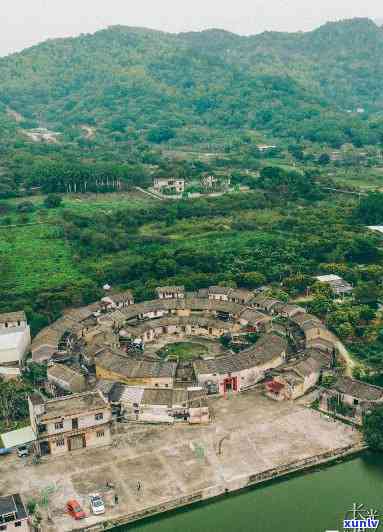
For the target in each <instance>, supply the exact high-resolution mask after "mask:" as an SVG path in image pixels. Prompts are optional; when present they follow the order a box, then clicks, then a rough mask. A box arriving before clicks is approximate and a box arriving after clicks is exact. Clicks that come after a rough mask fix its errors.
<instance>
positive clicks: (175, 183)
mask: <svg viewBox="0 0 383 532" xmlns="http://www.w3.org/2000/svg"><path fill="white" fill-rule="evenodd" d="M153 189H154V190H155V191H156V192H164V191H167V192H171V193H173V194H182V193H183V192H184V191H185V179H174V178H170V179H169V178H167V177H156V178H155V179H154V180H153Z"/></svg>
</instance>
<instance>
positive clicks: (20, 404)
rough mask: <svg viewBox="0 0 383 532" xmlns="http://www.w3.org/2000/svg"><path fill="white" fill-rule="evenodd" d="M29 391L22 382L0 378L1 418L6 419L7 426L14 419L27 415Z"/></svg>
mask: <svg viewBox="0 0 383 532" xmlns="http://www.w3.org/2000/svg"><path fill="white" fill-rule="evenodd" d="M28 391H29V389H28V388H27V387H26V386H25V385H24V384H23V383H22V382H17V381H15V382H14V381H1V380H0V420H3V421H4V423H5V426H6V427H9V426H10V425H11V423H12V422H13V421H18V420H21V419H24V418H26V417H27V415H28V403H27V393H28Z"/></svg>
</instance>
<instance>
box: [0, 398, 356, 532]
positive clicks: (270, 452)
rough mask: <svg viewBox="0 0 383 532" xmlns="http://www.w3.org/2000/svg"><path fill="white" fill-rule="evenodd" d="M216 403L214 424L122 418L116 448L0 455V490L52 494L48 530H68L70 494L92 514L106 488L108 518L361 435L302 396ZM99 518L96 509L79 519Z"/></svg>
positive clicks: (340, 444) (89, 521) (39, 496)
mask: <svg viewBox="0 0 383 532" xmlns="http://www.w3.org/2000/svg"><path fill="white" fill-rule="evenodd" d="M211 406H212V411H213V421H212V423H211V424H209V425H207V426H189V425H184V424H175V425H173V426H168V425H166V426H159V425H137V424H123V425H119V426H118V428H117V430H116V433H115V435H114V445H113V446H112V447H104V448H98V449H84V450H80V451H75V452H73V453H68V454H66V455H64V456H63V457H61V458H57V457H56V458H53V457H49V458H47V459H44V461H43V463H41V464H39V465H31V464H29V463H28V462H24V461H23V459H20V458H18V457H17V456H14V455H12V456H4V457H0V471H1V475H0V494H1V495H5V494H9V493H15V492H21V493H22V494H23V496H24V498H25V500H29V499H32V498H34V499H37V500H41V499H42V498H44V495H45V498H46V499H48V500H49V512H50V514H51V516H52V518H53V522H54V524H52V525H51V526H48V525H46V526H45V528H43V529H44V531H45V530H46V531H57V532H58V531H60V532H64V531H67V530H72V529H73V528H75V526H77V525H76V524H75V522H74V521H73V520H72V519H71V518H70V517H69V516H67V515H66V514H65V512H64V507H65V503H66V501H67V500H68V499H69V498H76V499H78V501H79V502H80V503H81V504H82V505H83V506H84V509H85V510H86V511H87V512H88V513H89V495H90V494H91V493H93V492H101V493H103V494H104V496H105V497H106V499H107V511H106V514H105V515H104V516H101V518H102V519H108V518H112V517H116V516H118V515H123V514H126V513H130V512H136V511H138V510H142V509H144V508H146V507H149V506H153V505H156V504H161V503H164V502H166V501H168V500H170V499H172V498H174V497H180V496H185V495H188V494H191V493H192V492H194V491H197V490H201V489H205V488H213V487H214V486H216V485H218V484H219V485H222V484H225V483H227V482H233V481H235V479H237V478H238V479H240V477H241V476H243V475H250V474H256V473H259V472H262V471H264V470H267V469H270V468H273V467H276V466H279V465H282V464H287V463H291V462H293V461H295V460H298V459H303V458H307V457H310V456H314V455H316V454H318V453H323V452H326V451H329V450H331V449H335V448H338V447H343V446H346V445H349V444H351V443H353V442H357V441H358V440H359V439H360V435H359V432H357V431H356V430H353V429H352V428H351V427H349V426H346V425H344V424H342V423H340V422H335V421H333V420H331V421H330V420H329V419H328V418H327V417H326V416H324V415H323V414H320V413H319V412H317V411H314V410H311V409H309V408H307V407H305V406H302V405H299V404H297V403H292V402H275V401H272V400H271V399H268V398H266V397H264V396H263V394H262V392H261V391H260V390H253V391H250V392H246V393H243V394H240V395H237V396H232V397H229V398H228V399H224V398H217V399H212V400H211ZM138 482H139V483H140V485H141V489H140V490H138V488H137V486H138ZM107 483H111V484H112V486H113V487H112V488H107ZM115 494H117V495H118V504H117V505H115V504H114V495H115ZM99 520H100V517H98V518H96V517H95V516H92V515H89V517H87V518H86V519H85V520H84V521H82V522H81V523H80V525H85V524H86V525H90V524H93V523H96V522H97V521H99Z"/></svg>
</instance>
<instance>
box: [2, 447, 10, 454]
mask: <svg viewBox="0 0 383 532" xmlns="http://www.w3.org/2000/svg"><path fill="white" fill-rule="evenodd" d="M11 452H12V449H9V448H8V447H1V448H0V455H2V454H11Z"/></svg>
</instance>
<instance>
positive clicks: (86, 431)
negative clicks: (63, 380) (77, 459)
mask: <svg viewBox="0 0 383 532" xmlns="http://www.w3.org/2000/svg"><path fill="white" fill-rule="evenodd" d="M28 403H29V415H30V420H31V426H32V430H33V431H34V433H35V434H36V450H37V452H38V453H39V454H41V455H42V456H44V455H49V454H52V455H57V454H62V453H66V452H68V451H75V450H77V449H82V448H85V447H99V446H101V445H108V444H110V442H111V434H110V425H111V419H112V412H111V407H110V405H109V404H108V402H107V401H106V400H105V398H104V396H103V395H102V393H101V392H99V391H95V392H85V393H81V394H75V395H70V396H67V397H61V398H58V399H50V400H45V399H44V398H43V397H42V396H40V395H38V394H32V395H30V396H29V399H28Z"/></svg>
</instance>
